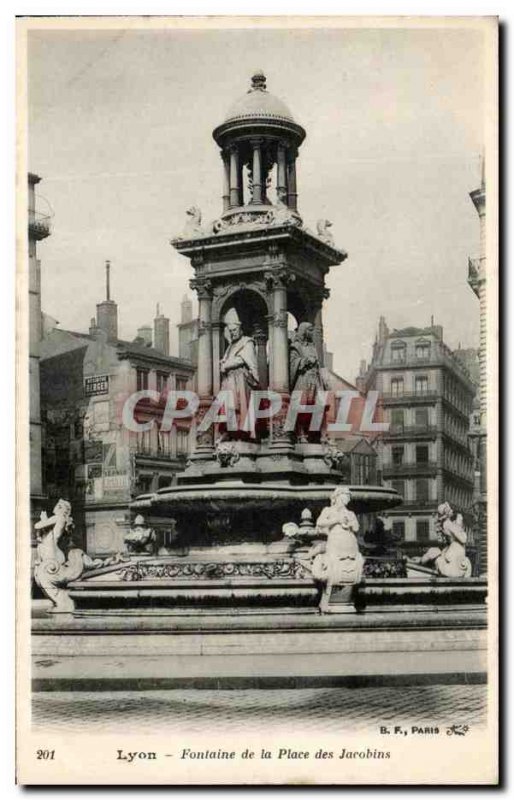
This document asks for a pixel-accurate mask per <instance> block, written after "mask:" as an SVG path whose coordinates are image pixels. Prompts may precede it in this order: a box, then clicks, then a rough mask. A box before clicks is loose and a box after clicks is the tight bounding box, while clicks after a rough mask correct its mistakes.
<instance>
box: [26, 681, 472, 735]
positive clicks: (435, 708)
mask: <svg viewBox="0 0 514 800" xmlns="http://www.w3.org/2000/svg"><path fill="white" fill-rule="evenodd" d="M486 697H487V687H486V686H485V685H472V686H462V685H459V686H440V685H439V686H414V687H413V686H409V687H394V688H392V687H372V688H362V687H361V688H337V689H273V690H269V689H243V690H232V691H228V690H202V689H191V690H181V689H173V690H166V691H164V690H161V691H140V692H138V691H122V692H39V693H36V694H34V695H33V705H32V711H33V725H34V726H35V727H44V728H45V729H49V728H50V729H54V730H56V731H57V730H59V731H63V730H72V731H76V732H80V731H85V730H86V731H88V732H91V731H93V732H107V731H108V732H109V733H110V732H113V733H119V732H123V731H127V730H128V729H130V728H132V727H133V728H137V730H138V731H140V732H146V733H151V731H152V729H154V728H158V729H159V732H160V731H162V730H163V729H165V730H167V731H170V732H177V731H180V732H184V731H187V732H189V733H203V732H204V731H205V727H206V725H208V727H209V732H210V733H214V732H227V731H228V730H232V731H233V732H234V731H235V730H236V729H237V730H241V729H242V728H244V730H245V732H247V733H248V732H252V731H258V730H262V727H263V726H265V727H266V728H267V729H268V730H271V729H274V730H275V729H279V728H281V729H283V728H285V727H289V728H292V727H294V728H295V729H297V728H298V727H299V726H301V727H302V729H303V730H304V731H306V730H315V729H323V731H325V732H333V733H336V732H344V731H349V730H352V731H355V730H363V729H370V728H373V729H374V728H375V727H376V726H377V725H378V724H385V725H387V724H388V723H391V724H395V725H401V724H406V725H412V724H414V725H423V724H425V725H450V724H467V725H473V726H477V725H480V724H484V723H485V712H486Z"/></svg>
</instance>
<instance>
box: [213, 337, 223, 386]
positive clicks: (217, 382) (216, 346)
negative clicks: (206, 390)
mask: <svg viewBox="0 0 514 800" xmlns="http://www.w3.org/2000/svg"><path fill="white" fill-rule="evenodd" d="M211 330H212V364H213V375H212V393H213V395H217V394H218V392H219V390H220V387H221V377H220V371H219V363H220V361H221V358H222V357H223V348H222V343H223V339H222V337H223V330H224V324H223V322H212V323H211Z"/></svg>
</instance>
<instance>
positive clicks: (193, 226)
mask: <svg viewBox="0 0 514 800" xmlns="http://www.w3.org/2000/svg"><path fill="white" fill-rule="evenodd" d="M201 233H202V212H201V211H200V209H199V208H198V206H191V207H190V208H188V209H187V210H186V224H185V226H184V233H183V238H184V239H188V238H189V237H191V236H197V235H198V234H201Z"/></svg>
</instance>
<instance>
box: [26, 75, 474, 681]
mask: <svg viewBox="0 0 514 800" xmlns="http://www.w3.org/2000/svg"><path fill="white" fill-rule="evenodd" d="M213 135H214V139H215V141H216V143H217V144H218V145H219V147H220V151H221V157H222V163H223V176H224V184H223V185H224V190H223V213H222V214H221V216H220V218H219V219H217V220H215V221H214V222H212V223H209V224H204V223H203V222H202V215H201V212H200V210H199V209H198V208H196V207H192V208H190V209H189V210H188V212H187V222H186V226H185V229H184V233H183V235H182V236H181V237H178V238H176V239H174V240H173V241H172V245H173V247H175V248H176V250H177V251H178V252H179V253H181V254H182V255H183V256H184V257H185V258H187V259H189V261H190V263H191V267H192V269H193V272H194V276H193V278H192V280H191V286H192V288H193V289H194V290H195V291H196V292H197V295H198V300H199V343H198V385H197V390H198V394H199V396H200V404H199V412H198V414H197V416H196V448H195V451H194V453H193V455H192V456H191V460H190V462H189V464H188V466H187V468H186V469H185V471H184V472H183V473H182V474H180V475H179V476H178V479H177V484H176V485H174V486H172V487H169V488H163V489H161V490H159V491H158V492H157V493H155V494H150V495H143V496H140V497H138V498H137V499H136V500H135V501H134V502H133V503H132V511H133V513H134V516H135V519H134V524H133V528H132V530H131V531H130V532H129V533H128V534H127V537H126V544H127V549H128V553H124V554H123V555H115V556H113V557H111V558H110V559H108V560H106V561H98V560H92V559H90V558H88V557H87V556H86V555H85V554H84V553H82V552H81V551H77V550H75V551H73V550H72V551H70V552H69V553H68V554H65V553H64V552H63V551H62V550H61V549H60V546H59V543H60V541H61V535H62V532H63V531H64V530H65V529H66V527H67V526H68V527H69V525H70V517H71V510H70V509H67V508H64V507H63V508H64V510H63V512H62V514H61V516H58V515H57V511H58V510H59V509H57V511H55V514H54V516H56V515H57V516H56V519H55V520H54V519H53V518H52V519H50V518H49V519H46V518H45V519H42V520H41V523H40V528H41V530H40V544H39V547H38V559H39V561H38V563H37V565H36V578H37V580H38V583H39V585H40V586H41V587H42V588H43V591H44V592H45V594H46V596H47V597H48V598H49V599H50V601H51V602H52V610H53V611H54V612H61V613H60V614H59V613H54V614H52V615H47V616H44V615H42V616H40V617H39V618H36V619H35V620H34V634H35V645H34V650H33V654H34V659H35V663H34V665H33V675H34V686H35V687H36V688H39V689H56V688H64V689H66V690H68V691H69V690H70V689H74V688H79V689H83V688H91V687H96V688H106V689H109V690H115V689H126V688H134V687H136V688H137V689H138V690H140V689H142V688H143V689H151V688H176V687H187V686H193V687H195V688H207V687H216V688H220V687H226V688H236V687H241V686H248V685H249V686H252V687H260V686H269V687H272V688H275V687H277V686H288V687H290V688H298V687H301V686H316V685H320V686H334V685H338V684H340V683H342V684H345V685H346V683H348V684H349V685H351V686H355V685H357V684H358V683H359V684H360V683H361V682H364V683H366V681H371V682H372V683H373V685H375V683H376V681H381V682H385V683H388V685H389V684H390V683H391V682H396V683H397V684H398V685H404V684H405V683H409V682H421V681H432V682H433V681H439V682H440V681H443V682H445V681H450V682H455V680H462V681H466V682H467V683H468V682H470V681H473V682H476V681H483V680H484V679H485V674H486V665H485V657H484V654H485V653H486V631H485V626H486V610H485V597H486V592H487V586H486V582H485V581H483V580H480V579H478V578H471V577H469V574H468V565H467V561H466V558H465V554H464V552H463V542H465V536H464V534H463V532H462V530H461V526H460V523H459V520H454V519H453V516H452V515H451V514H449V513H446V512H447V509H446V512H445V517H444V520H442V521H441V530H442V533H443V534H444V537H443V538H445V543H446V544H445V547H444V549H442V550H437V552H436V551H435V550H434V551H433V552H430V553H429V554H427V557H426V558H425V559H422V563H421V562H420V563H416V564H412V563H411V564H407V565H406V564H405V563H403V562H400V563H399V564H398V563H397V562H398V559H397V562H395V563H390V564H388V565H387V566H388V571H387V572H386V573H385V574H384V573H381V572H380V569H377V566H376V564H375V565H373V569H371V570H370V569H369V559H366V558H363V556H362V554H361V552H360V543H359V539H358V533H359V519H358V517H359V514H360V513H363V512H369V511H377V512H378V511H381V510H383V509H386V508H391V507H393V506H395V505H397V504H399V503H400V502H401V498H400V497H399V496H398V494H397V493H396V492H394V491H392V490H391V489H389V488H387V487H384V486H352V485H348V479H347V477H346V476H345V474H344V464H342V459H341V454H340V453H339V452H338V451H337V449H336V448H335V447H334V445H333V443H332V444H331V443H330V442H329V441H328V440H327V437H326V431H325V430H324V429H323V427H322V428H321V429H318V430H310V426H309V424H308V420H306V419H305V417H308V415H307V414H304V415H303V418H302V415H300V418H299V420H298V424H297V425H296V426H294V427H293V429H291V428H290V426H288V424H287V420H288V412H289V410H290V409H291V405H292V403H293V398H294V396H295V393H300V395H301V397H302V398H303V399H304V400H305V401H306V405H309V404H312V403H316V402H317V401H319V399H320V397H322V393H323V391H324V390H325V387H324V377H323V375H324V372H323V323H322V308H323V303H324V301H326V300H327V299H328V290H327V288H326V286H325V278H326V275H327V273H328V271H329V269H330V268H332V267H338V266H339V265H340V264H342V263H343V262H344V260H345V259H346V253H345V252H344V251H343V250H341V249H339V248H337V247H336V246H335V244H334V239H333V236H332V233H331V231H330V230H329V229H330V227H331V226H330V223H329V221H328V220H320V221H319V222H318V224H317V226H316V232H315V233H314V232H312V231H310V230H309V229H308V228H307V227H305V225H304V224H303V221H302V219H301V217H300V214H299V213H298V208H297V186H296V161H297V155H298V148H299V147H300V145H301V144H302V142H303V140H304V138H305V131H304V129H303V128H302V127H301V126H300V125H298V124H297V123H296V122H295V121H294V119H293V117H292V115H291V113H290V111H289V110H288V108H287V107H286V106H285V105H284V104H283V103H282V102H281V101H280V100H278V99H277V98H276V97H274V96H273V95H272V94H270V93H269V92H268V91H267V90H266V80H265V78H264V76H263V75H262V73H257V74H256V75H254V76H253V78H252V85H251V88H250V91H249V92H247V93H246V94H245V95H244V96H243V97H242V98H241V99H240V100H238V101H237V102H236V103H235V105H234V106H233V107H232V109H231V110H230V112H229V113H228V115H227V117H226V119H225V120H224V122H223V123H222V124H221V125H219V126H218V127H217V128H216V129H215V130H214V134H213ZM245 173H246V174H247V179H246V180H245ZM273 176H275V180H276V190H275V193H274V196H271V189H270V185H271V181H272V178H273ZM288 317H289V318H291V317H292V318H294V319H295V321H296V332H295V335H294V338H293V340H290V338H289V335H288ZM259 391H260V392H267V393H268V395H269V393H270V392H271V393H273V395H272V397H273V402H276V403H277V406H278V407H277V409H276V413H274V414H273V415H272V416H269V415H268V418H266V415H263V417H262V418H259V415H258V414H254V415H253V417H252V414H250V417H248V412H249V410H251V409H252V408H254V411H259V407H254V406H253V405H252V403H253V401H252V397H254V396H255V394H256V393H257V392H259ZM222 392H225V393H227V392H228V393H229V395H225V397H227V396H232V397H233V405H232V406H230V403H229V402H228V400H226V399H225V401H224V402H225V403H226V406H224V407H223V411H224V412H225V416H226V419H225V420H221V419H220V416H223V415H218V418H217V419H216V421H215V424H213V425H206V424H205V420H206V419H207V421H208V418H209V414H210V413H211V409H212V407H213V399H215V398H216V397H219V395H220V393H222ZM252 393H253V395H252ZM229 406H230V408H229ZM229 412H230V413H229ZM232 415H233V416H235V418H236V422H237V425H236V426H235V427H234V426H233V425H231V424H229V417H231V416H232ZM248 418H249V419H250V423H251V424H249V425H242V424H241V423H242V421H243V420H245V421H246V420H247V419H248ZM310 418H312V416H311V417H310ZM407 569H408V570H409V576H407V572H406V570H407ZM319 611H321V612H323V613H321V614H320V613H319ZM356 611H360V612H364V611H365V612H366V613H355V612H356ZM348 612H351V613H348ZM413 612H415V613H413ZM112 634H115V635H112ZM147 634H151V635H150V636H149V635H147ZM91 654H94V655H95V658H91ZM114 665H115V666H114ZM459 676H461V678H459Z"/></svg>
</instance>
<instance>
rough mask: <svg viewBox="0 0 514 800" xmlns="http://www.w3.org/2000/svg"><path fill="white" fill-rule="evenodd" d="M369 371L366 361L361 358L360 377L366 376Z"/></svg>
mask: <svg viewBox="0 0 514 800" xmlns="http://www.w3.org/2000/svg"><path fill="white" fill-rule="evenodd" d="M367 370H368V366H367V364H366V359H365V358H361V361H360V364H359V375H362V376H364V375H366V372H367Z"/></svg>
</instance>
